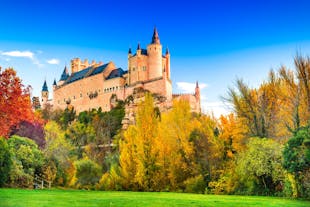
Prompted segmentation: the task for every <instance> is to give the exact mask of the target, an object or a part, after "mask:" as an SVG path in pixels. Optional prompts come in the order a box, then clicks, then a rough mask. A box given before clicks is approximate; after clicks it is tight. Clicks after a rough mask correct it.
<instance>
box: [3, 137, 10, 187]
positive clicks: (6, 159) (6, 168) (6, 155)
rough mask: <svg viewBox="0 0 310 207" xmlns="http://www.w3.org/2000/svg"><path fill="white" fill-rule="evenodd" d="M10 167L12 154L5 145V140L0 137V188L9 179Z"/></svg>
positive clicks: (6, 144)
mask: <svg viewBox="0 0 310 207" xmlns="http://www.w3.org/2000/svg"><path fill="white" fill-rule="evenodd" d="M11 166H12V154H11V151H10V148H9V145H8V143H7V140H6V139H4V138H2V137H0V187H3V186H4V184H6V182H7V181H8V179H9V175H10V170H11Z"/></svg>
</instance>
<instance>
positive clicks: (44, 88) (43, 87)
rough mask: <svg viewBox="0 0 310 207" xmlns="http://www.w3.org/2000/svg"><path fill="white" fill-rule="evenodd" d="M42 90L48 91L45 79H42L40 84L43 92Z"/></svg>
mask: <svg viewBox="0 0 310 207" xmlns="http://www.w3.org/2000/svg"><path fill="white" fill-rule="evenodd" d="M43 91H47V92H48V88H47V84H46V80H45V81H44V83H43V86H42V92H43Z"/></svg>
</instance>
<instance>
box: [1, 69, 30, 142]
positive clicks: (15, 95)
mask: <svg viewBox="0 0 310 207" xmlns="http://www.w3.org/2000/svg"><path fill="white" fill-rule="evenodd" d="M34 120H35V116H34V113H33V111H32V108H31V101H30V86H28V87H24V85H23V84H22V81H21V79H20V78H19V77H18V76H17V75H16V71H15V70H14V69H13V68H7V69H5V70H4V71H1V67H0V123H1V128H0V136H3V137H8V136H9V134H10V131H11V129H12V128H13V127H16V126H17V125H18V124H19V123H20V122H21V121H30V122H32V121H34Z"/></svg>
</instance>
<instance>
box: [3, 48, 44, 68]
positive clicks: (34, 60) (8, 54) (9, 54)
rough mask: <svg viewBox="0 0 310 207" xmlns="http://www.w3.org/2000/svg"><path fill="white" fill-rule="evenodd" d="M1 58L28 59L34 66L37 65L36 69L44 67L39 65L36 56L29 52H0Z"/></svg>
mask: <svg viewBox="0 0 310 207" xmlns="http://www.w3.org/2000/svg"><path fill="white" fill-rule="evenodd" d="M0 55H1V56H5V57H17V58H20V57H21V58H28V59H30V60H31V61H32V63H33V64H34V65H37V66H38V67H43V66H44V65H43V64H42V63H40V61H39V60H38V58H37V57H36V55H35V54H34V53H33V52H31V51H28V50H26V51H20V50H13V51H7V52H2V51H0ZM5 60H7V61H9V60H10V58H6V59H5Z"/></svg>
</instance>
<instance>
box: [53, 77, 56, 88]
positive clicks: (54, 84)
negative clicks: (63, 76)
mask: <svg viewBox="0 0 310 207" xmlns="http://www.w3.org/2000/svg"><path fill="white" fill-rule="evenodd" d="M56 87H57V83H56V79H54V82H53V90H55V89H56Z"/></svg>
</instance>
